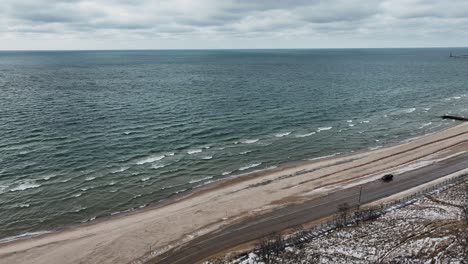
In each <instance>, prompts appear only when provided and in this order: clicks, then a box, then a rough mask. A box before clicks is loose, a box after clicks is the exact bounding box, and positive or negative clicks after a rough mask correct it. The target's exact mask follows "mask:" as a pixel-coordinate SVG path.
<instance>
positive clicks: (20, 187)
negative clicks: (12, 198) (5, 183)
mask: <svg viewBox="0 0 468 264" xmlns="http://www.w3.org/2000/svg"><path fill="white" fill-rule="evenodd" d="M39 186H41V185H40V184H37V183H22V184H20V185H18V186H16V187H14V188H12V189H10V192H16V191H24V190H27V189H33V188H37V187H39Z"/></svg>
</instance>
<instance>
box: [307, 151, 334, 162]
mask: <svg viewBox="0 0 468 264" xmlns="http://www.w3.org/2000/svg"><path fill="white" fill-rule="evenodd" d="M340 154H341V152H338V153H334V154H330V155H326V156H321V157H316V158H311V159H308V160H310V161H314V160H321V159H326V158H332V157H335V156H336V155H340Z"/></svg>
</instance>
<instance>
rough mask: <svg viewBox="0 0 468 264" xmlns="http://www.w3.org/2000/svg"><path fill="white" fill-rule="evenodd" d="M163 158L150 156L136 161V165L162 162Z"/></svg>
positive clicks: (161, 156) (162, 156)
mask: <svg viewBox="0 0 468 264" xmlns="http://www.w3.org/2000/svg"><path fill="white" fill-rule="evenodd" d="M164 157H165V155H155V156H150V157H147V158H144V159H141V160H139V161H137V163H136V164H138V165H142V164H146V163H152V162H155V161H158V160H162V159H164Z"/></svg>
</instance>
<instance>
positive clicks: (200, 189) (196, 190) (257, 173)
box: [0, 122, 462, 247]
mask: <svg viewBox="0 0 468 264" xmlns="http://www.w3.org/2000/svg"><path fill="white" fill-rule="evenodd" d="M461 124H462V123H460V122H453V124H449V125H447V126H445V127H443V125H442V124H441V126H439V127H442V128H441V129H439V130H435V131H431V132H429V133H425V134H420V135H416V136H413V137H410V138H406V139H402V140H400V141H397V142H392V143H389V144H385V145H382V146H378V147H377V148H375V147H367V148H365V149H359V150H352V151H348V152H337V153H334V154H329V155H324V156H319V157H314V158H308V159H303V160H296V161H288V162H285V163H282V164H278V165H272V166H270V167H265V168H262V169H257V170H253V171H250V172H246V173H241V174H232V175H229V176H227V177H220V178H218V179H216V178H215V179H213V180H211V181H208V182H206V183H201V184H200V185H197V186H194V187H190V188H188V189H185V190H181V191H177V192H175V193H173V194H171V195H169V196H168V197H167V198H164V199H162V200H159V201H154V202H150V203H148V204H146V205H144V206H140V207H134V208H130V209H125V210H123V211H117V212H112V213H110V214H108V215H103V216H95V217H93V218H90V219H86V220H83V221H82V222H80V223H70V224H65V225H59V226H57V227H55V228H51V229H44V230H36V231H31V232H25V233H21V234H18V235H14V236H7V237H0V247H1V246H2V245H3V244H6V243H14V242H16V241H22V240H27V239H33V238H39V237H42V236H44V235H49V234H54V233H59V232H64V231H67V230H73V229H76V228H80V227H83V226H89V225H94V224H98V223H100V222H104V221H111V220H114V219H118V218H120V217H127V216H129V215H134V214H138V213H142V212H145V211H148V210H154V209H158V208H161V207H164V206H167V205H170V204H172V203H177V202H180V201H181V200H184V199H189V198H193V197H195V196H197V195H199V194H202V193H204V192H209V191H212V190H214V189H217V188H222V187H223V186H226V185H230V184H235V183H238V182H242V181H246V180H249V179H253V178H257V177H262V176H264V175H267V174H269V173H275V172H281V171H284V170H287V169H294V168H297V167H300V166H306V165H309V164H314V163H316V162H322V161H326V160H330V159H334V158H346V157H349V156H352V155H357V154H363V153H367V152H372V151H376V150H380V149H383V148H390V147H395V146H398V145H402V144H406V143H410V142H412V141H414V140H417V139H419V138H421V137H426V136H430V135H433V134H437V133H441V132H443V131H445V130H448V129H451V128H453V127H456V126H459V125H461Z"/></svg>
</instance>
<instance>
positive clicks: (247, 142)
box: [241, 138, 258, 144]
mask: <svg viewBox="0 0 468 264" xmlns="http://www.w3.org/2000/svg"><path fill="white" fill-rule="evenodd" d="M241 142H242V143H244V144H253V143H256V142H258V138H256V139H246V140H243V141H241Z"/></svg>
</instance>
